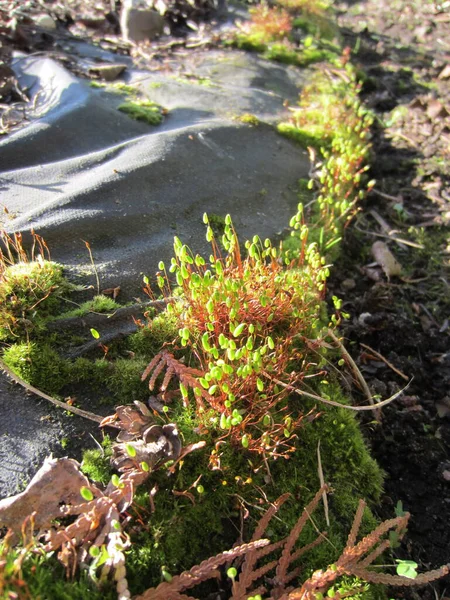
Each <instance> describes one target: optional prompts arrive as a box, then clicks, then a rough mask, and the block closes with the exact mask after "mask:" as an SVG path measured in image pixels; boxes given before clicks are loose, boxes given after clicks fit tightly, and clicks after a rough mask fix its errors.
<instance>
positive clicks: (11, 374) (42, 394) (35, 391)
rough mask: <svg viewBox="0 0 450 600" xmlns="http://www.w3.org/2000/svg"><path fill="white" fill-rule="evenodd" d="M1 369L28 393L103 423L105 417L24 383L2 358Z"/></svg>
mask: <svg viewBox="0 0 450 600" xmlns="http://www.w3.org/2000/svg"><path fill="white" fill-rule="evenodd" d="M0 369H2V370H3V371H4V372H5V373H6V374H7V375H8V376H9V377H11V379H13V380H14V381H15V382H16V383H18V384H19V385H21V386H22V387H23V388H25V389H26V390H27V391H28V392H31V393H32V394H36V396H40V397H41V398H44V400H49V401H50V402H52V403H53V404H55V405H56V406H58V407H59V408H63V409H64V410H67V411H69V412H71V413H73V414H74V415H78V416H79V417H84V418H85V419H89V420H91V421H95V422H96V423H101V422H102V421H103V418H104V417H100V416H99V415H96V414H94V413H91V412H89V411H87V410H82V409H81V408H76V406H70V404H67V403H66V402H61V400H57V399H56V398H52V396H49V395H48V394H46V393H45V392H41V391H40V390H38V389H37V388H35V387H33V386H32V385H30V384H29V383H27V382H26V381H24V380H23V379H22V378H21V377H19V376H18V375H16V374H15V373H14V372H13V371H11V369H10V368H9V367H8V366H7V365H6V364H5V363H4V362H3V361H2V359H1V358H0ZM111 427H117V426H116V425H113V424H111Z"/></svg>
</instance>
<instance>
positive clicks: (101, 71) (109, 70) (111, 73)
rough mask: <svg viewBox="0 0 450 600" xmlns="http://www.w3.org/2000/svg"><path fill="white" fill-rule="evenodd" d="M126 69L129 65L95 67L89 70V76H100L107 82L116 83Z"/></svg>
mask: <svg viewBox="0 0 450 600" xmlns="http://www.w3.org/2000/svg"><path fill="white" fill-rule="evenodd" d="M126 68H127V65H122V64H111V65H110V64H107V65H95V67H91V68H90V69H89V74H91V75H98V77H100V79H104V80H105V81H114V79H117V77H119V75H121V74H122V73H123V72H124V71H125V69H126Z"/></svg>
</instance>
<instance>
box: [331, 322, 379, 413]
mask: <svg viewBox="0 0 450 600" xmlns="http://www.w3.org/2000/svg"><path fill="white" fill-rule="evenodd" d="M328 335H329V336H330V337H331V339H332V340H333V341H334V343H335V344H336V345H337V346H339V349H340V351H341V352H342V354H343V356H344V358H345V360H347V362H348V363H349V365H350V366H351V368H352V369H353V372H354V374H355V375H356V377H357V379H358V381H359V383H360V384H361V387H362V389H363V390H364V393H365V395H366V398H367V400H368V401H369V404H374V402H373V398H372V394H371V392H370V390H369V386H368V385H367V383H366V380H365V379H364V377H363V376H362V373H361V371H360V370H359V369H358V367H357V365H356V363H355V361H354V360H353V358H352V357H351V356H350V354H349V353H348V352H347V350H346V349H345V348H344V345H343V344H342V342H341V341H340V340H339V339H338V338H337V337H336V336H335V335H334V333H333V332H332V331H331V329H329V330H328Z"/></svg>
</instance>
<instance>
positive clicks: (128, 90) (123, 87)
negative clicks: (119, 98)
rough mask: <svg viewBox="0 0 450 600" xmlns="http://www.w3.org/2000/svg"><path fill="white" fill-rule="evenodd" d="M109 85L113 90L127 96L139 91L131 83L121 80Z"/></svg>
mask: <svg viewBox="0 0 450 600" xmlns="http://www.w3.org/2000/svg"><path fill="white" fill-rule="evenodd" d="M111 87H112V89H113V90H115V91H117V92H120V93H121V94H127V95H128V96H136V94H138V93H139V90H138V89H137V88H135V87H134V86H132V85H128V84H126V83H122V82H121V81H118V82H117V83H114V84H113V85H112V86H111Z"/></svg>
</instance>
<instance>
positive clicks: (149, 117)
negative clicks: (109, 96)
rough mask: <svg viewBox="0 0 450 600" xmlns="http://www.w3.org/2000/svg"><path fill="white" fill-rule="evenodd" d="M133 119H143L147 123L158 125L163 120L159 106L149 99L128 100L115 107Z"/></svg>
mask: <svg viewBox="0 0 450 600" xmlns="http://www.w3.org/2000/svg"><path fill="white" fill-rule="evenodd" d="M117 110H120V112H123V113H125V114H126V115H128V116H129V117H130V118H131V119H134V120H135V121H143V122H144V123H147V124H148V125H160V124H161V123H162V120H163V111H162V109H161V107H160V106H159V105H158V104H156V103H155V102H152V101H151V100H133V101H132V100H130V101H128V102H124V103H123V104H120V105H119V106H118V107H117Z"/></svg>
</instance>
